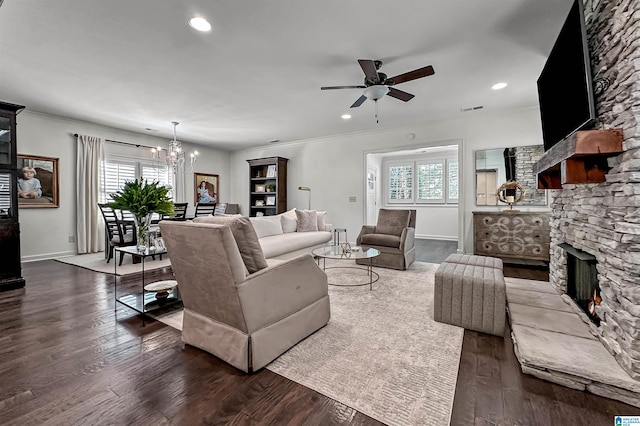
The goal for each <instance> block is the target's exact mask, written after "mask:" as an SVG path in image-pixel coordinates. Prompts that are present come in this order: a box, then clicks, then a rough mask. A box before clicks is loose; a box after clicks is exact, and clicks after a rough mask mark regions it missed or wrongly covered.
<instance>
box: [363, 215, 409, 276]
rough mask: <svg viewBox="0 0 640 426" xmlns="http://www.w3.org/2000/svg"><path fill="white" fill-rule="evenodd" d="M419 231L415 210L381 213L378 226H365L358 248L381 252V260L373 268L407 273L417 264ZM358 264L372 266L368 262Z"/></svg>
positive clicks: (374, 263)
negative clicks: (416, 243) (368, 248)
mask: <svg viewBox="0 0 640 426" xmlns="http://www.w3.org/2000/svg"><path fill="white" fill-rule="evenodd" d="M415 227H416V211H415V210H389V209H380V211H379V213H378V223H377V224H376V225H375V226H373V225H365V226H363V227H362V230H361V231H360V235H358V238H357V239H356V244H357V245H359V246H365V247H372V248H375V249H377V250H379V251H380V256H378V257H374V258H373V259H372V264H373V266H381V267H383V268H390V269H400V270H404V269H407V268H408V267H409V265H411V264H412V263H413V262H414V261H415V260H416V251H415V245H414V240H415V234H416V231H415ZM356 262H357V263H358V264H362V265H368V264H369V260H368V259H362V260H356Z"/></svg>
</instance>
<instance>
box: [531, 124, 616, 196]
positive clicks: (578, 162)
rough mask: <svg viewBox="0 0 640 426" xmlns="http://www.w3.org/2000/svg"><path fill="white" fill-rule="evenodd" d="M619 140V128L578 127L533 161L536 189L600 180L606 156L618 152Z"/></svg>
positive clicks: (604, 169) (603, 174) (605, 163)
mask: <svg viewBox="0 0 640 426" xmlns="http://www.w3.org/2000/svg"><path fill="white" fill-rule="evenodd" d="M623 139H624V136H623V133H622V129H605V130H581V131H578V132H575V133H574V134H573V135H571V136H569V137H568V138H566V139H563V140H562V141H560V142H558V143H557V144H556V145H554V146H552V147H551V149H549V150H548V151H547V152H545V153H544V155H543V156H542V157H541V158H540V160H538V161H537V162H536V163H534V165H533V173H534V174H536V175H537V176H538V189H562V185H563V184H565V183H600V182H604V181H605V175H606V173H607V171H608V170H609V166H608V165H607V158H608V157H611V156H613V155H617V154H619V153H621V152H622V141H623Z"/></svg>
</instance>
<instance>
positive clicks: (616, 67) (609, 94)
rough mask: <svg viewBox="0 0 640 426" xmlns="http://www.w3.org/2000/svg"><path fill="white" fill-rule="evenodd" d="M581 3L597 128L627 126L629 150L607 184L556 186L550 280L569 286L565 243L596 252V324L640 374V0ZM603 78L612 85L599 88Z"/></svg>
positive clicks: (628, 365) (615, 162) (604, 339)
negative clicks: (562, 245) (599, 301)
mask: <svg viewBox="0 0 640 426" xmlns="http://www.w3.org/2000/svg"><path fill="white" fill-rule="evenodd" d="M584 4H585V15H586V22H587V34H588V38H589V49H590V52H591V65H592V73H593V76H594V80H595V81H596V85H595V86H596V92H597V96H596V108H597V112H598V121H599V123H597V128H616V127H617V128H622V129H623V130H624V137H625V139H624V144H623V148H624V153H623V154H621V155H619V156H617V157H612V158H610V159H609V165H610V166H611V167H612V169H611V170H610V171H609V173H608V174H607V176H606V182H605V183H602V184H595V185H564V186H563V189H562V190H557V191H551V196H552V203H551V208H552V211H553V212H552V220H551V247H552V252H551V263H550V280H551V282H552V284H553V285H554V286H555V287H556V288H557V289H559V290H560V291H562V292H563V293H564V292H566V285H567V268H566V261H567V260H566V255H565V253H564V251H563V250H562V249H561V248H559V247H558V244H560V243H564V242H566V243H569V244H571V245H572V246H573V247H575V248H577V249H580V250H584V251H586V252H588V253H591V254H592V255H594V256H595V257H596V258H597V261H598V281H599V284H600V289H601V296H602V304H601V306H600V307H599V309H598V313H599V316H600V318H601V319H602V322H601V324H600V327H597V328H596V327H595V326H592V327H593V330H594V332H595V333H596V334H597V335H598V336H599V338H600V340H601V341H602V343H603V344H604V346H605V347H606V348H607V349H608V350H609V352H611V353H612V354H613V355H614V356H615V358H616V360H617V361H618V363H619V364H620V365H621V366H622V368H623V369H625V370H626V371H627V372H628V373H629V374H630V375H631V377H633V378H635V379H640V132H639V128H638V123H639V122H640V2H638V1H637V0H610V1H601V0H584ZM599 79H607V80H608V82H609V83H610V84H609V86H608V87H605V88H604V89H600V88H601V87H603V86H602V85H601V84H599V82H598V80H599Z"/></svg>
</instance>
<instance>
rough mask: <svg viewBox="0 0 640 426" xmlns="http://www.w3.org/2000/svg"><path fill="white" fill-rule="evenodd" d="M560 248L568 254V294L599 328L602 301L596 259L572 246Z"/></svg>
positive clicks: (565, 245)
mask: <svg viewBox="0 0 640 426" xmlns="http://www.w3.org/2000/svg"><path fill="white" fill-rule="evenodd" d="M560 247H562V248H563V249H564V251H565V252H566V253H567V294H568V295H569V297H571V298H572V299H573V300H574V301H575V302H576V304H577V305H578V306H580V308H581V309H582V310H583V311H584V312H585V313H586V314H587V316H588V317H589V319H591V321H593V323H594V324H596V325H597V326H599V325H600V317H599V316H598V312H597V306H598V305H599V304H600V302H601V301H602V299H601V297H600V285H599V284H598V271H597V270H596V264H597V263H598V262H597V261H596V257H595V256H593V255H591V254H589V253H587V252H585V251H582V250H578V249H576V248H574V247H573V246H571V245H570V244H566V243H564V244H560Z"/></svg>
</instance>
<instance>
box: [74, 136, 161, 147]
mask: <svg viewBox="0 0 640 426" xmlns="http://www.w3.org/2000/svg"><path fill="white" fill-rule="evenodd" d="M73 136H75V137H76V138H77V137H78V136H79V135H78V134H77V133H74V134H73ZM104 141H105V142H111V143H119V144H122V145H131V146H135V147H136V148H149V149H158V147H157V146H147V145H141V144H139V143H131V142H121V141H114V140H111V139H105V140H104Z"/></svg>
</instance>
